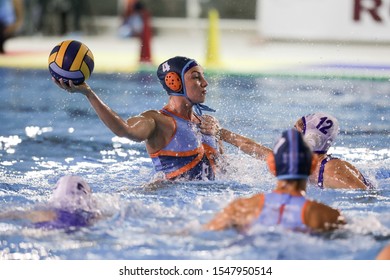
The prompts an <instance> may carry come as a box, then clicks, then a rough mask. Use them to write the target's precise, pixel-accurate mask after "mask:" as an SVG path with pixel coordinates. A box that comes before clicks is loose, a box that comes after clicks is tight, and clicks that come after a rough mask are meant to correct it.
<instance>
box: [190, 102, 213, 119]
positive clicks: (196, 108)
mask: <svg viewBox="0 0 390 280" xmlns="http://www.w3.org/2000/svg"><path fill="white" fill-rule="evenodd" d="M188 100H189V99H188ZM190 101H191V100H190ZM192 104H193V108H194V111H195V113H196V114H197V115H199V116H201V115H202V114H203V111H208V112H216V110H214V109H212V108H210V107H209V106H207V105H204V104H200V103H192Z"/></svg>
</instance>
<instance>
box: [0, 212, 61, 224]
mask: <svg viewBox="0 0 390 280" xmlns="http://www.w3.org/2000/svg"><path fill="white" fill-rule="evenodd" d="M55 218H56V213H55V212H53V211H50V210H32V211H9V212H2V213H0V219H8V220H29V221H31V222H33V223H39V222H47V221H52V220H54V219H55Z"/></svg>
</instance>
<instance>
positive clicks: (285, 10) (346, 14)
mask: <svg viewBox="0 0 390 280" xmlns="http://www.w3.org/2000/svg"><path fill="white" fill-rule="evenodd" d="M20 1H22V2H24V6H25V21H24V24H23V28H22V30H21V33H22V34H25V35H32V34H37V33H39V34H43V35H59V34H60V35H61V34H64V33H71V32H83V34H91V35H95V34H100V33H104V32H107V31H108V32H111V31H115V30H112V29H113V28H117V27H118V26H119V25H121V23H122V22H123V20H124V18H123V16H124V15H125V14H126V10H127V14H128V15H127V16H129V14H131V11H130V12H129V6H131V5H133V4H134V2H140V3H141V4H142V5H143V7H144V8H145V9H147V10H148V11H149V13H150V15H151V17H152V19H153V20H152V23H151V24H152V27H153V31H154V34H157V33H158V32H159V31H169V30H173V29H178V28H205V27H206V26H207V17H208V14H209V11H210V10H211V9H216V10H217V11H218V14H219V18H220V19H221V24H220V28H221V29H227V30H229V29H239V30H250V31H255V32H256V33H258V34H259V35H261V37H262V38H263V39H267V40H285V39H290V40H293V39H295V40H338V41H364V42H365V43H367V42H370V43H372V42H373V43H389V42H390V32H388V31H389V22H390V14H389V12H388V11H389V10H390V0H327V1H321V0H240V1H235V0H142V1H134V0H130V1H129V0H117V1H105V0H20Z"/></svg>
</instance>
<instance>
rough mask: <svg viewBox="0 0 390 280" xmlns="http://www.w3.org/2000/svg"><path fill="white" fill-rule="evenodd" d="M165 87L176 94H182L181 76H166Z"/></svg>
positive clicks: (175, 74)
mask: <svg viewBox="0 0 390 280" xmlns="http://www.w3.org/2000/svg"><path fill="white" fill-rule="evenodd" d="M164 80H165V85H166V86H167V87H168V88H169V89H170V90H173V91H174V92H180V91H181V90H182V88H183V83H182V81H181V78H180V76H179V74H177V73H176V72H168V73H167V74H166V75H165V79H164Z"/></svg>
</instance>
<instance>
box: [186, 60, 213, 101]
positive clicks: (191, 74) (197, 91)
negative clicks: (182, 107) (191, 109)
mask: <svg viewBox="0 0 390 280" xmlns="http://www.w3.org/2000/svg"><path fill="white" fill-rule="evenodd" d="M184 80H185V86H186V91H187V96H188V97H189V99H190V100H191V101H192V102H194V103H203V102H204V101H205V99H206V87H207V86H208V82H207V81H206V78H205V77H204V73H203V68H202V67H201V66H195V67H192V68H191V69H190V70H188V71H187V72H186V73H185V75H184Z"/></svg>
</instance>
